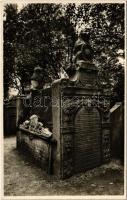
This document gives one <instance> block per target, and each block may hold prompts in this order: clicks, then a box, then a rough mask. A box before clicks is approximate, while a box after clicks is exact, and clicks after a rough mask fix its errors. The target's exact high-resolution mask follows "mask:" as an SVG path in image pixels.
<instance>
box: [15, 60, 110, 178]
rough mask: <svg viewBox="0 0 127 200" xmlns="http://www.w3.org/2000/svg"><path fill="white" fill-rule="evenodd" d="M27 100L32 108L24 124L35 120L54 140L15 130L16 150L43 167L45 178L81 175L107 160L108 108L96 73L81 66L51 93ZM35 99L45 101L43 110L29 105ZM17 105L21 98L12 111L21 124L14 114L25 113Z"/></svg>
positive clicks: (88, 66)
mask: <svg viewBox="0 0 127 200" xmlns="http://www.w3.org/2000/svg"><path fill="white" fill-rule="evenodd" d="M31 94H32V95H31V98H32V105H31V106H30V107H29V111H27V118H28V116H31V115H32V114H37V115H38V116H39V119H40V121H41V122H43V123H44V126H45V127H48V128H49V129H50V131H51V132H52V133H53V135H52V138H49V139H48V140H46V139H45V138H44V137H41V136H38V135H37V134H34V133H32V132H31V131H26V130H22V129H21V128H20V126H19V129H18V131H17V147H18V149H20V150H22V151H24V149H25V151H27V150H28V149H29V151H28V152H29V155H33V158H34V160H36V161H39V163H40V164H41V167H42V168H44V166H47V169H50V170H48V172H49V173H51V172H52V173H53V174H56V175H58V176H59V177H60V178H68V177H70V176H72V175H73V174H75V173H79V172H85V171H86V170H89V169H91V168H94V167H97V166H99V165H101V164H103V163H105V162H108V161H109V160H110V116H109V108H110V102H109V97H108V96H106V95H102V94H101V92H100V91H99V89H98V87H97V69H96V67H95V66H94V65H93V64H91V63H90V62H82V63H80V66H78V68H77V69H76V70H75V73H73V77H70V79H59V80H56V81H55V82H54V83H53V84H52V87H51V88H48V89H45V90H43V89H37V90H33V91H32V92H31ZM39 95H40V97H45V98H44V99H48V100H47V101H45V102H46V106H44V104H43V105H42V104H41V105H40V104H33V99H34V98H35V97H37V96H39ZM21 101H23V98H22V97H19V99H18V107H17V110H18V111H19V110H20V111H21V110H22V112H18V114H17V122H18V121H20V118H21V116H20V114H19V113H24V112H25V111H24V110H25V109H26V108H25V107H24V103H21ZM19 102H20V103H19ZM24 116H26V115H24ZM24 119H25V118H24ZM24 121H25V120H24ZM18 124H19V123H18ZM24 147H25V148H24ZM44 169H46V168H44Z"/></svg>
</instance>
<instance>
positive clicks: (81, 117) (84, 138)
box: [74, 107, 101, 172]
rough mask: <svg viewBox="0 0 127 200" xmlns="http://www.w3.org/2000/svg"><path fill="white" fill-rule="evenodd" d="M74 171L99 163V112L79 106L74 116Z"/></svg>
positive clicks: (92, 166)
mask: <svg viewBox="0 0 127 200" xmlns="http://www.w3.org/2000/svg"><path fill="white" fill-rule="evenodd" d="M74 147H75V159H74V160H75V172H80V171H83V170H87V169H90V168H94V167H96V166H98V165H100V164H101V122H100V115H99V112H98V111H97V110H96V109H95V108H93V109H92V110H91V109H90V110H88V109H86V108H85V107H83V108H81V109H80V110H79V111H78V113H77V115H76V118H75V135H74Z"/></svg>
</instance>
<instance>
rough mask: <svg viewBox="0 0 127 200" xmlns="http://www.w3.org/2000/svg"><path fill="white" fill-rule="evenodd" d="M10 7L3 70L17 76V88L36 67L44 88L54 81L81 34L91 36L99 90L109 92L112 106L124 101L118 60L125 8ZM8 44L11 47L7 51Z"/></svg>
mask: <svg viewBox="0 0 127 200" xmlns="http://www.w3.org/2000/svg"><path fill="white" fill-rule="evenodd" d="M9 6H10V8H9V9H7V7H8V6H6V10H5V12H6V13H7V16H8V17H7V19H6V21H5V27H4V30H5V33H4V35H5V71H6V74H12V73H15V75H17V76H20V77H21V84H22V88H23V86H24V85H25V84H27V82H29V81H30V77H31V75H32V73H33V68H34V67H35V66H40V67H42V69H43V74H44V83H45V82H51V81H52V80H53V79H56V78H59V71H60V68H61V67H63V68H65V69H66V67H68V66H71V65H72V64H73V63H72V58H73V47H74V43H75V41H76V39H77V35H78V32H79V31H80V30H82V29H84V30H86V31H89V32H90V35H91V36H90V43H91V46H92V48H93V50H94V62H95V64H96V65H97V67H98V69H99V79H98V80H99V84H100V87H102V88H106V89H108V90H110V91H111V92H112V99H113V101H114V102H115V101H121V100H123V95H124V91H123V88H124V87H123V86H124V69H123V65H122V64H121V63H120V62H119V58H120V57H121V58H122V59H124V4H28V5H27V6H25V7H24V8H23V9H22V10H21V11H20V12H19V13H17V8H15V9H14V6H13V5H11V4H10V5H9ZM12 7H13V9H12ZM11 9H12V10H11ZM8 27H9V28H10V29H9V28H8ZM11 29H12V30H11ZM10 31H12V33H13V34H11V35H13V39H12V38H9V37H10V36H9V35H10V34H8V33H9V32H10ZM7 35H8V36H7ZM8 41H9V45H10V44H11V43H12V45H13V48H12V47H11V49H9V46H7V44H8ZM7 52H10V53H11V55H10V56H9V57H8V53H7ZM121 52H123V53H122V54H121ZM12 55H13V56H12ZM14 57H15V59H14ZM8 59H12V60H11V62H10V61H9V60H8ZM14 66H15V70H14ZM8 69H9V70H8Z"/></svg>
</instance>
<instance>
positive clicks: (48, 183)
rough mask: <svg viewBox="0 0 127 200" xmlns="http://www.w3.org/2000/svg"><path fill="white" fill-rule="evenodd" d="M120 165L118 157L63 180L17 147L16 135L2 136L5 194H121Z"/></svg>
mask: <svg viewBox="0 0 127 200" xmlns="http://www.w3.org/2000/svg"><path fill="white" fill-rule="evenodd" d="M123 188H124V184H123V166H122V165H121V164H120V162H119V161H118V160H112V161H111V162H110V163H109V164H105V165H102V166H100V167H97V168H95V169H92V170H89V171H87V172H84V173H80V174H77V175H74V176H73V177H71V178H69V179H66V180H59V179H58V178H57V177H55V176H53V175H52V176H49V175H47V174H46V172H45V171H42V170H41V169H40V168H39V167H36V165H35V164H34V163H31V162H30V161H28V159H26V158H25V157H24V156H23V155H21V154H19V152H18V151H17V150H16V137H14V136H13V137H8V138H5V139H4V195H5V196H43V195H123Z"/></svg>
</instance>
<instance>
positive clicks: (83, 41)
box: [73, 31, 93, 64]
mask: <svg viewBox="0 0 127 200" xmlns="http://www.w3.org/2000/svg"><path fill="white" fill-rule="evenodd" d="M89 38H90V34H89V33H88V32H84V31H81V32H80V34H79V37H78V40H77V41H76V43H75V46H74V59H73V62H74V63H75V64H78V62H91V61H92V59H93V50H92V48H91V46H90V43H89Z"/></svg>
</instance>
